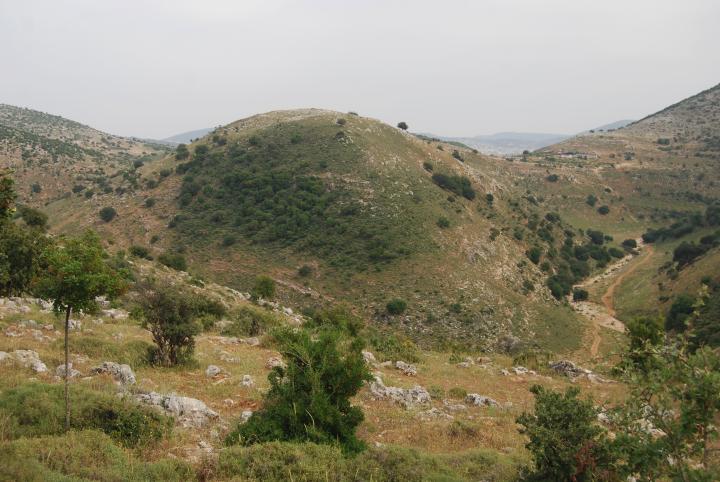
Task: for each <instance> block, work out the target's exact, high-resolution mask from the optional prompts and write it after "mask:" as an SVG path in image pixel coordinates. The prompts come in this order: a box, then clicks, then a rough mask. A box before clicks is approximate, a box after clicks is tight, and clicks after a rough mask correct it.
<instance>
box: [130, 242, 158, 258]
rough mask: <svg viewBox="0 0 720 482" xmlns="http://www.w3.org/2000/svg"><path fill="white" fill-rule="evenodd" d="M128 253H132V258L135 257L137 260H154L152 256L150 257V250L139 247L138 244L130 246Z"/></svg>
mask: <svg viewBox="0 0 720 482" xmlns="http://www.w3.org/2000/svg"><path fill="white" fill-rule="evenodd" d="M128 251H129V252H130V256H135V257H136V258H144V259H152V256H150V250H149V249H148V248H146V247H145V246H138V245H137V244H134V245H132V246H130V248H129V249H128Z"/></svg>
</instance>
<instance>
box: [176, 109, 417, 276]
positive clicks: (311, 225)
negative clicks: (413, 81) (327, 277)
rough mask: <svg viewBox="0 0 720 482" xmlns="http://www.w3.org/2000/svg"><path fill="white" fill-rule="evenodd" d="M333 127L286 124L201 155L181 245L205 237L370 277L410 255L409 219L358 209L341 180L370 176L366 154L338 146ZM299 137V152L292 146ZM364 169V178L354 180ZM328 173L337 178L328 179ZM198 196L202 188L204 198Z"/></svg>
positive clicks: (352, 189)
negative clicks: (373, 268)
mask: <svg viewBox="0 0 720 482" xmlns="http://www.w3.org/2000/svg"><path fill="white" fill-rule="evenodd" d="M336 128H337V125H336V124H335V123H334V122H333V123H327V122H324V123H313V122H288V123H282V124H278V125H277V126H274V127H272V128H267V129H263V130H260V131H258V132H257V133H256V134H255V135H254V136H253V137H251V138H249V139H248V140H247V141H246V142H243V141H237V142H230V143H228V144H227V145H226V146H223V147H222V148H213V149H212V150H210V149H203V150H200V147H201V146H198V148H196V151H195V154H194V156H193V159H192V160H191V161H189V162H187V163H185V164H183V165H182V166H184V167H182V168H180V166H178V172H179V173H181V174H184V177H183V183H182V186H181V190H180V195H179V203H180V213H179V216H178V217H177V218H176V220H175V221H174V222H173V223H172V225H173V226H174V227H176V228H177V230H178V236H182V237H183V239H184V240H185V241H186V242H188V243H192V244H195V245H198V246H205V245H207V244H208V237H216V238H218V239H219V240H220V239H222V238H223V237H224V236H226V235H228V234H233V235H236V236H238V237H242V238H243V239H244V240H247V241H249V242H251V243H252V244H254V245H255V246H256V247H257V248H258V249H276V248H285V247H288V248H291V249H292V250H294V251H297V252H308V251H311V252H313V253H314V254H315V255H316V256H318V257H319V258H321V259H323V260H324V261H327V262H328V263H329V264H330V265H331V266H332V267H337V268H341V269H351V270H365V269H367V268H368V266H369V265H380V264H383V263H387V262H390V261H392V260H394V259H396V258H398V257H401V256H406V255H407V254H409V252H410V251H409V250H410V246H411V245H412V243H411V240H410V239H408V236H407V233H408V232H415V231H417V230H418V227H417V226H416V225H414V224H413V223H412V220H411V219H406V220H401V222H398V220H397V218H396V217H394V216H390V215H389V214H388V211H387V209H388V208H387V207H386V203H388V202H390V201H389V200H387V199H385V200H382V199H378V200H376V201H377V203H376V204H373V207H374V208H379V209H370V207H369V206H366V205H364V204H361V203H360V202H359V201H358V199H357V187H356V186H355V185H354V184H351V183H348V182H344V181H343V179H344V177H345V176H344V174H345V173H346V172H348V171H350V170H352V172H354V173H357V172H362V173H363V175H366V173H365V172H364V168H365V166H364V165H359V161H360V160H361V159H362V156H363V152H362V150H361V149H360V147H359V146H358V145H357V144H355V143H350V142H340V141H338V140H336V139H335V138H334V134H335V133H336ZM295 135H299V136H301V137H302V139H303V142H301V143H297V144H293V143H292V140H291V139H292V137H293V136H295ZM358 168H360V170H359V171H358ZM328 171H330V172H331V173H332V174H336V175H337V174H339V176H327V173H328ZM201 186H205V187H206V188H205V189H202V188H201Z"/></svg>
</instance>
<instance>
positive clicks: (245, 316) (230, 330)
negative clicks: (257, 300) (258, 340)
mask: <svg viewBox="0 0 720 482" xmlns="http://www.w3.org/2000/svg"><path fill="white" fill-rule="evenodd" d="M231 319H232V320H233V321H232V323H231V324H230V325H228V326H227V327H225V329H223V332H222V333H223V335H228V336H258V335H261V334H263V333H266V332H267V331H268V330H270V329H272V328H275V327H277V326H278V325H279V324H280V320H279V319H278V318H277V317H276V316H275V315H273V313H272V312H270V311H267V310H265V309H263V308H259V307H256V306H243V307H242V308H240V309H239V310H238V311H236V312H235V313H232V315H231Z"/></svg>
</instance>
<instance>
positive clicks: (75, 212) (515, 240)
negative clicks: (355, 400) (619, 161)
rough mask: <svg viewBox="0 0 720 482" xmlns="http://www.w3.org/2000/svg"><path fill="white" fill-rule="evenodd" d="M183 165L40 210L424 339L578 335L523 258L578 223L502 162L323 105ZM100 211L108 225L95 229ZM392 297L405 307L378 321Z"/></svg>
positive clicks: (119, 244) (225, 135)
mask: <svg viewBox="0 0 720 482" xmlns="http://www.w3.org/2000/svg"><path fill="white" fill-rule="evenodd" d="M177 157H181V159H177ZM182 157H183V155H180V156H175V155H173V156H168V157H165V158H163V159H157V160H153V161H151V162H147V163H145V165H143V166H140V167H138V168H137V169H136V170H134V171H133V176H134V177H133V179H135V182H134V185H136V186H137V187H135V188H128V189H126V190H125V191H123V192H122V193H118V192H113V193H110V192H108V193H104V192H103V193H100V194H99V195H96V196H93V197H92V198H89V199H86V198H84V197H83V196H82V195H80V194H76V195H73V196H70V197H66V198H64V199H60V200H57V201H56V202H53V203H51V204H49V205H48V206H47V207H46V208H45V210H46V211H47V212H49V213H50V214H51V219H53V220H54V221H53V226H52V227H53V229H54V230H55V231H74V230H75V231H76V230H80V229H83V228H85V227H93V228H95V229H97V230H98V231H99V232H100V233H102V234H103V236H104V237H105V238H106V239H108V240H112V242H113V244H114V246H115V249H128V248H129V247H130V246H131V245H142V246H145V247H148V248H149V249H150V251H151V254H152V255H153V256H159V255H161V254H162V253H163V252H178V253H181V254H182V256H184V257H185V258H186V259H187V260H188V262H189V265H190V270H191V272H193V273H194V274H196V275H198V276H202V277H206V278H209V279H214V280H217V281H219V282H222V283H224V284H227V285H229V286H232V287H234V288H238V289H243V290H247V289H249V287H250V286H251V285H252V283H253V280H254V278H255V276H256V275H258V274H269V275H271V276H272V277H273V278H275V279H276V280H277V281H278V283H279V284H280V285H281V287H282V289H281V297H282V298H283V299H284V300H285V301H286V302H287V303H289V304H292V305H294V306H295V307H296V308H303V307H305V308H311V307H313V306H317V305H322V304H328V303H333V302H336V301H347V302H350V303H351V304H352V305H353V306H355V307H356V309H357V310H359V311H360V312H362V313H363V314H364V315H365V316H367V317H369V318H372V319H374V320H375V321H376V322H378V323H379V324H381V325H383V326H388V327H394V328H399V329H402V330H403V331H405V332H406V333H407V334H409V335H410V336H412V337H413V338H414V339H416V340H418V341H422V342H425V343H428V344H433V345H443V344H445V345H446V344H453V343H458V342H462V343H465V344H470V345H473V346H482V347H485V348H486V349H495V348H497V347H499V346H500V345H502V344H503V343H505V342H504V341H503V340H507V339H511V340H512V339H514V337H520V338H523V339H524V340H526V341H528V342H530V343H531V344H538V343H539V344H543V345H546V346H547V347H551V348H553V349H555V350H567V349H573V348H574V347H577V345H578V343H579V342H580V338H581V333H582V331H583V323H582V321H581V320H580V319H579V318H578V317H577V315H576V314H575V313H573V312H572V310H570V309H569V308H568V307H567V306H564V304H563V303H562V302H559V301H557V300H556V299H555V298H554V297H553V295H552V294H551V293H550V290H549V289H548V287H547V278H548V274H547V273H546V272H543V271H542V270H541V269H540V266H539V265H536V264H534V263H533V262H530V261H527V260H526V261H522V260H525V259H526V254H525V253H526V252H527V251H528V250H529V249H530V248H531V247H533V246H535V245H543V246H546V247H545V248H542V249H541V248H538V249H539V250H540V251H541V252H545V251H546V250H549V251H550V252H552V251H553V250H554V249H557V250H559V249H560V248H561V247H562V242H563V240H564V239H565V236H566V235H565V234H563V231H568V232H570V231H572V227H571V226H568V225H565V224H563V222H562V221H561V220H558V219H555V218H552V217H550V218H549V219H552V221H549V220H547V219H546V214H547V213H546V212H545V210H544V209H543V208H542V207H541V206H538V203H537V200H535V199H533V198H532V197H527V196H525V193H524V191H520V190H518V187H517V183H518V180H519V179H520V178H521V176H522V175H521V174H518V173H516V172H514V170H513V169H512V166H511V165H509V164H508V163H507V161H505V160H502V159H497V158H492V157H487V156H483V155H481V154H477V153H475V152H473V151H471V150H469V149H462V148H459V147H457V146H452V145H448V144H445V143H438V142H434V141H431V140H420V139H417V138H416V137H414V136H412V135H410V134H407V133H404V132H403V131H400V130H398V129H396V128H394V127H390V126H388V125H386V124H383V123H381V122H378V121H375V120H372V119H367V118H363V117H360V116H357V115H352V114H341V113H338V112H332V111H323V110H317V109H305V110H296V111H282V112H272V113H268V114H261V115H258V116H254V117H250V118H248V119H243V120H240V121H237V122H234V123H231V124H229V125H227V126H224V127H221V128H218V129H216V130H215V131H213V132H212V133H211V134H209V135H208V136H206V137H204V138H203V139H201V140H199V141H197V142H195V143H193V144H192V145H190V146H189V152H188V154H187V158H185V159H183V158H182ZM543 176H544V174H543ZM119 178H122V176H119ZM103 207H112V208H113V209H114V210H115V211H116V212H117V217H116V218H115V219H114V220H112V221H111V222H104V221H102V220H101V219H100V218H99V216H98V212H99V210H100V209H101V208H103ZM528 224H529V227H528ZM552 233H555V234H552ZM578 236H579V237H578V240H579V241H578V242H580V243H584V242H585V241H583V240H582V236H580V234H579V233H578ZM548 263H550V264H548V266H550V265H551V264H552V263H555V262H554V261H553V260H551V259H549V258H548ZM591 268H592V264H591V265H590V266H589V267H588V268H587V269H591ZM544 269H546V270H547V269H549V268H547V267H544ZM583 269H585V268H583ZM394 299H399V300H402V301H403V302H404V303H405V304H406V305H407V309H406V310H405V311H404V312H403V313H401V314H391V313H389V312H388V310H387V308H386V305H387V304H388V303H389V302H390V301H392V300H394Z"/></svg>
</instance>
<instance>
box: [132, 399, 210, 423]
mask: <svg viewBox="0 0 720 482" xmlns="http://www.w3.org/2000/svg"><path fill="white" fill-rule="evenodd" d="M135 398H136V399H137V400H138V401H139V402H141V403H145V404H147V405H150V406H153V407H155V408H156V409H157V410H159V411H161V412H163V413H165V414H166V415H171V416H173V417H175V420H176V421H177V422H178V423H179V424H180V425H182V426H183V427H187V428H201V427H204V426H206V425H207V424H208V423H210V421H212V420H217V419H218V418H219V415H218V414H217V413H216V412H215V411H213V410H211V409H210V408H208V406H207V405H205V403H204V402H202V401H200V400H198V399H196V398H190V397H182V396H179V395H175V394H174V393H171V394H167V395H164V394H160V393H156V392H150V393H139V394H137V395H135Z"/></svg>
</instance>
